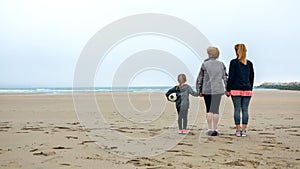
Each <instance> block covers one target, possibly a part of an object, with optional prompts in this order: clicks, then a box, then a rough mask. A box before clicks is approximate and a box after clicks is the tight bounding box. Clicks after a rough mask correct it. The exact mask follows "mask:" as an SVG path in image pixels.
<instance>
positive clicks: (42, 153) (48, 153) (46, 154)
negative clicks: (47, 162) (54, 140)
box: [33, 151, 56, 156]
mask: <svg viewBox="0 0 300 169" xmlns="http://www.w3.org/2000/svg"><path fill="white" fill-rule="evenodd" d="M55 154H56V153H55V151H49V152H42V151H41V152H38V153H33V155H35V156H53V155H55Z"/></svg>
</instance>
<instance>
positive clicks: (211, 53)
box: [207, 47, 220, 58]
mask: <svg viewBox="0 0 300 169" xmlns="http://www.w3.org/2000/svg"><path fill="white" fill-rule="evenodd" d="M207 54H208V57H210V58H218V57H219V55H220V52H219V49H218V48H216V47H209V48H207Z"/></svg>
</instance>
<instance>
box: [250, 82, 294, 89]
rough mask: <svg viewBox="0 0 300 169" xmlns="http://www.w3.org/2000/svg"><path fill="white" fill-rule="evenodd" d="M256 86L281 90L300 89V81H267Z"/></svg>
mask: <svg viewBox="0 0 300 169" xmlns="http://www.w3.org/2000/svg"><path fill="white" fill-rule="evenodd" d="M256 88H265V89H279V90H300V82H284V83H283V82H266V83H263V84H261V85H259V86H257V87H256Z"/></svg>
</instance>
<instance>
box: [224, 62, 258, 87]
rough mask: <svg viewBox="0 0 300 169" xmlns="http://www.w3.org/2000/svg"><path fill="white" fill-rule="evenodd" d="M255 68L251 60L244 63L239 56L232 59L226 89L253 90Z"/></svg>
mask: <svg viewBox="0 0 300 169" xmlns="http://www.w3.org/2000/svg"><path fill="white" fill-rule="evenodd" d="M253 82H254V69H253V64H252V62H251V61H249V60H247V64H246V65H244V64H242V63H241V62H240V61H239V60H238V59H237V58H236V59H233V60H231V61H230V66H229V77H228V81H227V88H226V90H227V91H228V92H229V91H230V90H252V89H253Z"/></svg>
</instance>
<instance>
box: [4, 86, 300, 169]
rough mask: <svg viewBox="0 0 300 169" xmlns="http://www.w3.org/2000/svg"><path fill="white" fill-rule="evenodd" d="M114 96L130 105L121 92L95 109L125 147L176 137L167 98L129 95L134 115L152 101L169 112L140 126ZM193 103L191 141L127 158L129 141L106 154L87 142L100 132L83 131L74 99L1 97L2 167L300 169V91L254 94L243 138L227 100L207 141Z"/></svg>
mask: <svg viewBox="0 0 300 169" xmlns="http://www.w3.org/2000/svg"><path fill="white" fill-rule="evenodd" d="M112 95H114V97H115V99H117V100H118V99H120V98H123V99H125V100H126V98H128V95H127V93H122V92H116V93H111V92H97V93H96V94H95V98H96V102H97V105H98V106H99V109H100V110H101V113H102V118H105V119H106V121H107V123H108V124H110V126H111V128H113V130H114V131H116V132H118V133H120V134H122V135H125V136H126V138H128V140H130V139H131V140H133V139H132V138H151V137H155V136H159V135H160V134H163V133H164V132H166V131H167V130H169V131H172V130H174V131H175V129H176V128H174V124H176V119H177V114H176V112H175V106H174V104H173V103H171V102H168V101H167V100H166V99H165V98H164V95H163V93H160V92H154V93H148V92H131V93H129V96H130V100H131V101H130V104H132V105H133V106H134V107H135V108H136V109H137V112H139V111H146V110H147V109H149V107H151V104H150V103H149V97H151V98H152V100H153V102H157V103H155V104H162V105H163V106H164V107H163V108H164V109H163V112H161V113H160V114H158V115H155V118H156V119H154V120H153V121H149V122H145V121H142V122H141V123H132V121H130V120H128V119H127V120H126V119H125V120H124V116H122V115H120V113H119V112H120V111H123V112H125V114H126V111H131V110H129V109H128V110H126V109H125V108H122V105H121V109H120V107H119V108H118V107H116V106H115V104H114V101H115V100H114V97H112ZM190 101H191V111H193V112H189V117H188V120H189V123H188V127H189V128H190V132H189V134H187V135H184V136H183V135H180V136H179V134H178V133H173V134H172V136H170V137H165V138H164V139H168V138H170V139H171V138H173V137H177V136H178V137H182V139H181V140H180V141H179V142H178V143H177V145H175V146H172V147H171V148H168V149H166V150H164V149H159V150H160V151H162V152H160V153H158V154H156V155H152V156H134V155H133V156H128V154H126V152H124V151H125V150H126V149H124V147H126V144H127V143H128V142H122V141H120V140H119V142H118V140H116V142H115V143H114V146H110V147H106V148H103V145H105V144H106V143H105V142H101V143H99V144H97V140H96V141H95V140H94V139H93V137H90V136H89V133H93V132H96V131H99V130H101V128H100V129H94V130H96V131H94V130H93V131H89V130H90V129H89V128H87V127H86V125H83V124H82V121H81V120H84V119H82V118H81V116H80V115H78V114H77V113H76V109H75V107H74V102H73V97H72V93H65V94H63V93H60V94H26V93H25V94H24V93H12V94H10V93H3V94H0V168H3V169H5V168H10V169H12V168H46V169H47V168H49V169H50V168H222V169H223V168H225V169H226V168H228V169H229V168H230V169H232V168H300V152H299V151H300V144H299V142H300V132H299V131H300V104H299V103H300V92H299V91H281V90H261V91H260V90H257V91H254V96H253V98H252V100H251V103H250V114H249V126H248V130H247V133H248V135H247V137H243V138H242V137H236V136H235V135H234V133H235V125H234V121H233V106H232V102H231V99H230V98H227V97H225V96H224V97H223V100H222V105H221V112H222V117H221V120H220V124H219V127H218V130H219V132H220V135H219V136H217V137H207V136H205V134H204V133H205V131H206V129H207V128H206V121H205V106H204V101H203V98H200V97H192V96H190ZM121 102H122V101H121ZM125 106H126V105H125ZM127 113H128V114H130V112H127ZM148 115H149V114H146V115H145V117H146V116H147V118H148ZM195 115H196V116H195ZM136 116H138V115H136ZM78 117H79V119H78ZM141 117H143V116H141ZM133 118H134V117H133ZM147 118H145V119H147ZM149 118H150V116H149ZM151 118H152V116H151ZM153 118H154V116H153ZM136 120H139V119H136ZM103 132H106V131H105V130H103ZM102 139H103V140H105V139H106V140H108V139H109V138H102ZM128 140H127V141H128ZM112 141H114V140H112ZM107 142H111V141H109V140H108V141H107ZM107 144H108V143H107ZM99 145H100V146H99ZM149 146H150V145H149ZM122 148H123V149H122ZM121 151H123V152H122V153H120V152H121ZM136 151H142V150H136ZM118 152H119V154H118Z"/></svg>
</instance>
